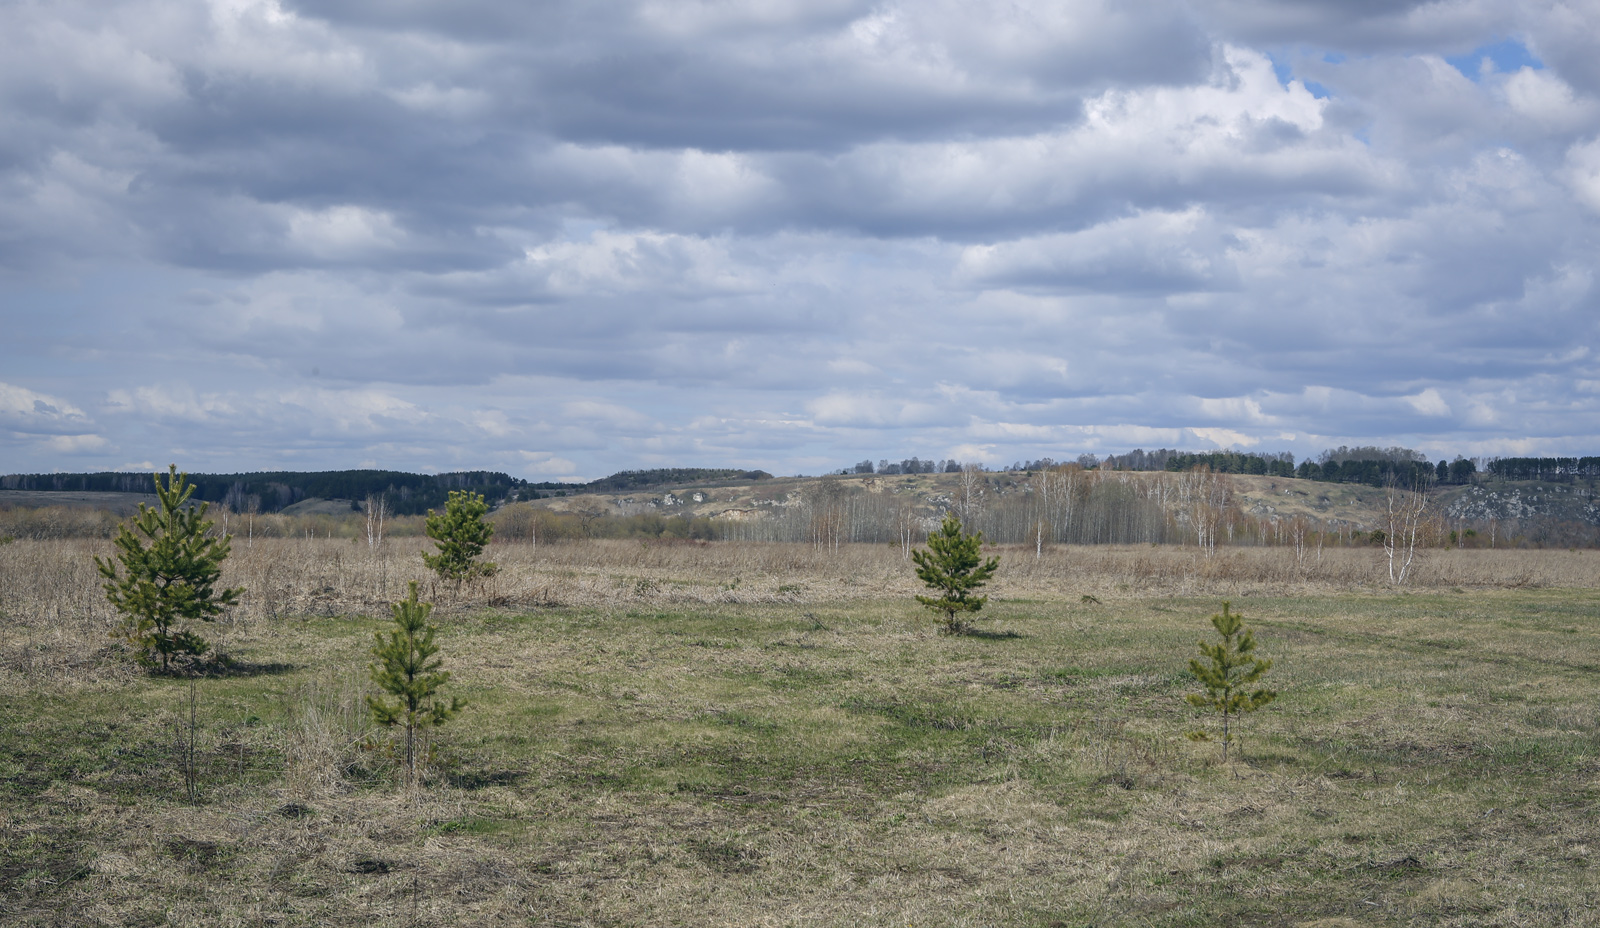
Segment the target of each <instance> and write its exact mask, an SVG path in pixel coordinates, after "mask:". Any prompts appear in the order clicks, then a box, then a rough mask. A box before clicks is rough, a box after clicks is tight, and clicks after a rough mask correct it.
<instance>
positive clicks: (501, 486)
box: [0, 467, 772, 516]
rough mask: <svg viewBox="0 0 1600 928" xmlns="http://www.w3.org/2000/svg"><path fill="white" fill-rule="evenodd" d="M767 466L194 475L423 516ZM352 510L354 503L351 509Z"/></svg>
mask: <svg viewBox="0 0 1600 928" xmlns="http://www.w3.org/2000/svg"><path fill="white" fill-rule="evenodd" d="M151 478H152V475H151V474H144V473H129V472H103V473H95V474H6V475H4V476H0V489H5V490H48V491H57V492H76V493H149V494H152V495H153V494H154V492H155V482H154V480H152V479H151ZM770 479H772V475H771V474H769V473H767V472H766V471H762V470H739V469H734V468H704V467H670V468H657V469H655V470H625V471H621V472H618V473H615V474H612V475H611V476H609V477H601V478H600V479H598V480H594V481H590V482H589V483H587V484H566V483H530V482H528V481H526V480H520V479H518V478H516V477H512V476H509V475H507V474H503V473H499V472H496V471H455V472H452V473H447V474H410V473H405V472H404V471H392V470H335V471H262V472H259V473H249V474H190V475H189V482H190V483H191V484H193V485H194V487H195V492H194V496H193V497H192V499H195V500H199V501H204V502H209V503H213V504H216V505H225V506H227V507H228V508H229V509H230V510H231V511H233V512H252V511H253V512H261V513H271V512H281V511H282V510H284V509H287V508H288V507H290V506H292V505H294V504H295V503H298V502H301V501H302V500H306V499H333V500H350V501H351V502H352V504H355V505H359V504H361V503H363V502H364V501H365V500H366V499H367V498H368V497H377V496H382V497H383V499H384V504H385V506H386V509H387V511H388V512H389V513H390V514H391V515H397V516H407V515H421V514H422V513H425V512H427V511H428V510H429V509H439V508H441V507H443V506H444V504H445V501H446V500H447V499H448V498H449V495H450V491H452V490H467V491H470V492H473V493H480V494H482V495H483V498H484V499H485V500H486V501H488V503H489V504H490V505H491V506H495V505H499V504H500V503H503V502H505V501H508V500H512V501H514V500H535V499H542V498H545V497H549V496H557V495H560V496H565V495H567V494H568V493H573V492H583V491H589V492H600V493H624V492H628V491H630V490H635V489H641V488H644V487H651V486H662V485H670V484H676V483H692V482H701V483H730V482H739V481H758V480H770ZM352 508H355V506H353V507H352Z"/></svg>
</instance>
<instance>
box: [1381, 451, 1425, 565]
mask: <svg viewBox="0 0 1600 928" xmlns="http://www.w3.org/2000/svg"><path fill="white" fill-rule="evenodd" d="M1383 489H1384V492H1383V502H1384V511H1383V514H1384V532H1383V556H1384V560H1385V561H1386V562H1387V564H1388V567H1389V582H1390V583H1394V584H1403V583H1405V582H1406V580H1407V578H1409V577H1410V576H1411V569H1412V566H1413V565H1414V564H1415V563H1416V559H1417V542H1418V541H1419V539H1420V537H1421V535H1422V530H1423V526H1424V524H1425V522H1426V520H1427V517H1428V505H1429V503H1430V499H1429V496H1430V491H1431V490H1432V489H1433V478H1432V477H1431V476H1430V475H1425V474H1419V475H1418V477H1417V479H1416V482H1414V483H1413V484H1411V485H1410V486H1403V485H1401V483H1400V481H1399V479H1398V478H1396V477H1395V475H1394V474H1392V473H1391V474H1390V475H1389V476H1388V477H1387V478H1386V479H1385V480H1384V482H1383Z"/></svg>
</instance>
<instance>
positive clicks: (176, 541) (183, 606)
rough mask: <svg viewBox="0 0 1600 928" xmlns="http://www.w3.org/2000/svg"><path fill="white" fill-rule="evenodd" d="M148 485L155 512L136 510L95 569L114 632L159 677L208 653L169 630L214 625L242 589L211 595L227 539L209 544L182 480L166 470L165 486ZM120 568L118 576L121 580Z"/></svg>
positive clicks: (186, 635)
mask: <svg viewBox="0 0 1600 928" xmlns="http://www.w3.org/2000/svg"><path fill="white" fill-rule="evenodd" d="M155 484H156V498H157V500H159V502H160V507H159V508H156V507H149V506H146V505H145V504H143V503H140V504H139V514H138V516H136V517H135V518H133V519H131V520H129V522H127V523H124V524H123V525H122V526H121V527H120V530H119V531H118V533H117V538H116V541H115V542H114V544H115V545H116V547H117V554H116V556H115V557H113V558H107V559H105V560H101V559H100V558H99V557H96V558H95V559H94V562H95V566H96V567H98V568H99V569H100V575H101V576H103V577H105V578H106V583H105V586H104V589H105V591H106V598H107V599H108V600H110V601H111V605H112V606H114V607H115V608H116V610H117V611H118V612H120V613H122V615H123V625H122V628H121V633H122V634H123V635H124V636H125V637H126V638H127V639H128V641H129V642H131V643H132V644H133V645H134V647H135V648H137V649H138V651H139V657H140V660H142V661H143V662H144V663H146V664H150V665H153V664H155V663H156V662H157V661H159V662H160V664H161V670H162V672H166V671H168V670H170V669H171V666H172V661H173V659H174V658H177V657H179V656H180V655H186V656H191V657H198V656H199V655H201V654H204V653H205V651H206V648H207V644H206V642H205V639H203V638H201V637H200V636H199V635H196V634H195V633H194V632H192V631H190V630H189V629H187V628H174V625H175V623H178V622H193V621H202V622H210V621H213V620H215V618H216V617H217V616H218V615H219V614H220V613H221V612H222V610H223V609H224V608H226V607H228V606H231V605H233V604H234V603H235V602H237V601H238V599H239V594H241V593H243V592H244V590H243V588H236V589H231V590H222V591H220V592H219V591H218V590H217V589H216V584H217V581H218V580H219V579H221V577H222V562H223V561H224V560H226V559H227V557H228V550H229V545H230V542H231V541H232V540H233V536H231V535H223V536H222V537H221V538H215V537H209V536H208V535H207V533H208V532H210V531H211V526H212V523H211V522H208V521H206V509H207V508H208V504H207V503H201V504H200V505H199V506H186V505H185V504H186V503H188V501H189V497H190V496H191V495H193V493H194V487H192V486H190V485H189V475H188V474H187V473H184V474H180V473H178V465H176V464H173V465H171V466H170V467H168V469H167V484H166V486H162V485H161V475H160V474H156V475H155ZM135 530H137V531H138V534H134V532H135ZM140 536H143V537H140ZM119 563H120V564H121V566H122V568H123V570H124V571H125V573H122V574H120V575H119V571H118V570H117V566H118V564H119Z"/></svg>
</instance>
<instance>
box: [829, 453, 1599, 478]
mask: <svg viewBox="0 0 1600 928" xmlns="http://www.w3.org/2000/svg"><path fill="white" fill-rule="evenodd" d="M1072 464H1076V465H1077V466H1079V467H1082V468H1084V469H1085V470H1118V471H1167V472H1169V473H1181V472H1183V471H1191V470H1195V469H1199V468H1203V469H1205V470H1208V471H1211V472H1212V473H1217V474H1240V475H1244V476H1262V477H1297V478H1299V479H1302V480H1315V481H1320V482H1323V483H1360V484H1366V485H1368V486H1374V487H1378V486H1383V485H1384V483H1385V482H1387V481H1388V480H1389V479H1390V478H1393V479H1394V480H1395V482H1396V483H1398V484H1399V485H1401V486H1404V487H1413V486H1417V485H1418V484H1419V483H1423V482H1427V481H1431V482H1433V483H1436V484H1448V485H1457V486H1459V485H1463V484H1468V483H1473V482H1475V481H1477V480H1479V479H1482V478H1483V477H1493V478H1497V479H1501V480H1553V481H1563V480H1571V479H1574V478H1578V477H1600V457H1543V458H1541V457H1505V458H1467V457H1460V456H1457V457H1456V458H1455V459H1453V460H1450V461H1445V460H1440V461H1437V462H1433V461H1429V460H1428V458H1427V457H1426V456H1425V455H1423V454H1421V453H1420V452H1416V451H1412V450H1411V449H1409V448H1378V447H1373V446H1361V447H1356V448H1350V447H1345V446H1340V447H1339V448H1335V449H1330V450H1327V451H1324V452H1322V453H1321V454H1320V455H1318V456H1317V458H1316V460H1305V461H1302V462H1300V464H1299V466H1296V465H1295V461H1294V455H1293V454H1291V453H1289V452H1287V451H1281V452H1255V451H1175V450H1173V449H1170V448H1159V449H1157V450H1155V451H1145V450H1144V449H1142V448H1138V449H1134V450H1133V451H1130V452H1127V453H1126V454H1108V455H1106V456H1105V457H1096V456H1095V455H1092V454H1082V455H1079V456H1078V457H1077V459H1076V460H1074V461H1057V460H1055V459H1053V458H1040V459H1038V460H1035V461H1026V462H1024V461H1018V462H1016V463H1015V464H1012V465H1010V466H1009V467H1003V468H999V469H998V471H991V470H989V469H988V468H980V469H982V470H984V471H985V472H988V473H996V472H998V473H1026V472H1032V471H1042V470H1050V469H1052V468H1056V467H1061V466H1063V465H1072ZM1480 465H1482V469H1481V470H1480ZM962 467H963V465H962V464H961V463H960V462H957V461H937V462H935V461H921V460H919V459H918V458H910V459H907V460H906V461H902V462H900V463H899V464H896V463H893V462H890V461H887V460H884V461H880V462H879V463H878V465H876V466H874V465H873V464H872V462H871V461H870V460H867V461H862V462H861V463H859V464H857V465H855V466H854V467H851V468H845V469H843V470H841V471H839V472H838V473H841V474H886V475H894V474H919V473H922V474H929V473H957V472H959V471H960V470H961V468H962Z"/></svg>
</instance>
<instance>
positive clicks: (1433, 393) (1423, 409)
mask: <svg viewBox="0 0 1600 928" xmlns="http://www.w3.org/2000/svg"><path fill="white" fill-rule="evenodd" d="M1405 401H1406V402H1407V403H1410V404H1411V408H1412V409H1415V410H1416V411H1417V412H1419V413H1421V414H1422V415H1424V416H1448V415H1450V404H1448V403H1446V402H1445V401H1444V397H1442V396H1440V395H1439V391H1438V390H1436V389H1434V388H1433V387H1429V388H1428V389H1426V390H1423V391H1422V392H1421V393H1417V394H1414V395H1412V396H1408V397H1406V398H1405Z"/></svg>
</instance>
